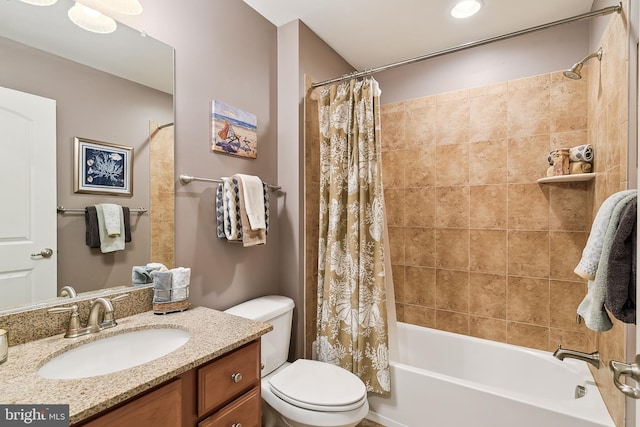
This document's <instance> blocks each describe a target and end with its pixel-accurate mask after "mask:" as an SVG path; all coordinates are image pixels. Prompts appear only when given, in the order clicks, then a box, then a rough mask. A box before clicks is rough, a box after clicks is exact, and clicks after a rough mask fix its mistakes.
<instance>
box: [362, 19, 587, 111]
mask: <svg viewBox="0 0 640 427" xmlns="http://www.w3.org/2000/svg"><path fill="white" fill-rule="evenodd" d="M588 49H589V24H588V21H581V22H576V23H573V24H567V25H562V26H559V27H555V28H552V29H549V30H544V31H538V32H534V33H530V34H527V35H523V36H519V37H515V38H512V39H508V40H503V41H500V42H495V43H491V44H488V45H485V46H481V47H476V48H473V49H468V50H464V51H461V52H456V53H452V54H449V55H445V56H441V57H438V58H433V59H429V60H426V61H422V62H417V63H414V64H411V65H406V66H402V67H399V68H394V69H391V70H387V71H384V72H381V73H378V74H376V76H375V78H376V80H378V82H379V83H380V88H381V89H382V97H381V101H382V103H383V104H386V103H390V102H396V101H402V100H405V99H412V98H420V97H423V96H428V95H434V94H438V93H443V92H450V91H455V90H459V89H466V88H470V87H475V86H483V85H487V84H492V83H498V82H503V81H506V80H512V79H518V78H522V77H527V76H533V75H537V74H544V73H548V72H552V71H558V70H564V69H568V68H569V67H571V66H572V65H573V64H574V63H575V62H577V61H579V60H580V59H582V58H583V57H584V56H585V55H586V54H587V51H588ZM428 53H430V52H425V54H428ZM380 65H384V64H380Z"/></svg>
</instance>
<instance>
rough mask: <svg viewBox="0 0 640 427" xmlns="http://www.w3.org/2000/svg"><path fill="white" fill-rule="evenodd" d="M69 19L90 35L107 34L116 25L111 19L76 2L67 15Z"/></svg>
mask: <svg viewBox="0 0 640 427" xmlns="http://www.w3.org/2000/svg"><path fill="white" fill-rule="evenodd" d="M67 14H68V15H69V19H71V21H73V23H74V24H76V25H77V26H78V27H80V28H83V29H85V30H87V31H91V32H92V33H99V34H108V33H112V32H114V31H115V30H116V27H117V24H116V21H114V20H113V19H112V18H110V17H108V16H105V15H103V14H102V13H100V12H98V11H97V10H94V9H91V8H89V7H87V6H85V5H83V4H82V3H78V2H76V3H75V5H74V6H73V7H72V8H71V9H69V12H68V13H67Z"/></svg>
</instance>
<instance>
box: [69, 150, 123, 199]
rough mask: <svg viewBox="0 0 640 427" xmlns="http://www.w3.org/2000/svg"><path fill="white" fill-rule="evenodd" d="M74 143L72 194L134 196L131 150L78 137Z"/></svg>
mask: <svg viewBox="0 0 640 427" xmlns="http://www.w3.org/2000/svg"><path fill="white" fill-rule="evenodd" d="M73 141H74V147H73V153H74V173H73V182H74V186H73V187H74V188H73V191H74V192H75V193H90V194H109V195H113V196H131V195H132V194H133V148H132V147H125V146H124V145H116V144H110V143H107V142H101V141H94V140H92V139H85V138H78V137H75V138H74V139H73Z"/></svg>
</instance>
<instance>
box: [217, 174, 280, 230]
mask: <svg viewBox="0 0 640 427" xmlns="http://www.w3.org/2000/svg"><path fill="white" fill-rule="evenodd" d="M221 180H222V182H221V183H220V184H218V187H217V189H216V235H217V237H218V238H219V239H226V240H229V241H242V222H241V219H240V218H241V217H240V195H239V190H238V181H237V180H236V179H232V178H227V177H223V178H221ZM262 190H263V196H264V210H265V225H266V231H267V233H268V232H269V187H268V186H267V184H266V183H264V182H263V183H262Z"/></svg>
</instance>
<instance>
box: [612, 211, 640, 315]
mask: <svg viewBox="0 0 640 427" xmlns="http://www.w3.org/2000/svg"><path fill="white" fill-rule="evenodd" d="M637 211H638V202H637V200H634V201H632V202H631V203H629V204H628V205H627V206H626V207H625V208H624V210H623V211H622V214H621V215H620V222H619V224H618V228H617V229H616V231H615V234H614V236H613V242H612V244H611V251H610V252H609V262H608V266H609V268H608V270H607V278H606V279H607V280H606V293H605V307H607V309H609V311H610V312H611V314H613V315H614V316H615V318H616V319H618V320H620V321H622V322H624V323H636V228H637V225H636V218H637Z"/></svg>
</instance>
